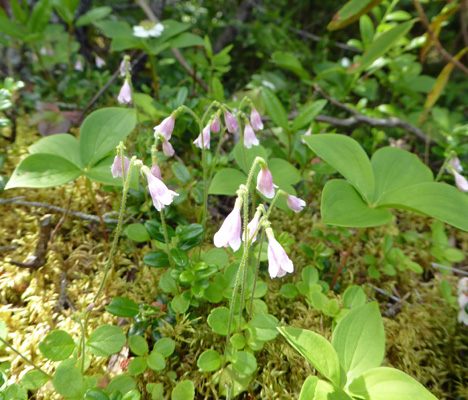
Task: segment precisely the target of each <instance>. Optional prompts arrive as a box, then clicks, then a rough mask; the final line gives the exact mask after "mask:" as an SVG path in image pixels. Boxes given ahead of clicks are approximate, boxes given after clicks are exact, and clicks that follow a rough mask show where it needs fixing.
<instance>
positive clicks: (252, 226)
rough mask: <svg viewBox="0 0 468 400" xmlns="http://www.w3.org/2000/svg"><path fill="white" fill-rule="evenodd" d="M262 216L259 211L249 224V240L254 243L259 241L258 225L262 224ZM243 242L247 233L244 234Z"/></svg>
mask: <svg viewBox="0 0 468 400" xmlns="http://www.w3.org/2000/svg"><path fill="white" fill-rule="evenodd" d="M260 216H261V213H260V211H257V212H256V213H255V215H254V217H253V218H252V221H250V222H249V223H248V224H247V231H248V232H249V240H250V241H251V242H252V243H253V242H255V241H256V240H257V235H258V232H257V228H258V225H259V223H260ZM254 235H255V236H254ZM242 241H245V231H244V233H243V234H242Z"/></svg>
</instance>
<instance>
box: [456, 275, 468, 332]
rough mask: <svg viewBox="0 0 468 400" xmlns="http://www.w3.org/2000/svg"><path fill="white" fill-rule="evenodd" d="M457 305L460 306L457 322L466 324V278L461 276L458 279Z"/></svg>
mask: <svg viewBox="0 0 468 400" xmlns="http://www.w3.org/2000/svg"><path fill="white" fill-rule="evenodd" d="M458 305H459V306H460V312H459V313H458V322H462V323H464V324H465V325H468V314H467V312H466V306H467V305H468V278H462V279H460V280H459V281H458Z"/></svg>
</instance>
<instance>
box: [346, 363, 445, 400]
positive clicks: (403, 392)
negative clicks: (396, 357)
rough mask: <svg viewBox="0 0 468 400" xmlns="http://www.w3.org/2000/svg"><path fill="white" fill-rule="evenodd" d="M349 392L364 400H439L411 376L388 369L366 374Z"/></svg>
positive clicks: (355, 381) (350, 387)
mask: <svg viewBox="0 0 468 400" xmlns="http://www.w3.org/2000/svg"><path fill="white" fill-rule="evenodd" d="M349 391H350V393H351V394H353V395H355V396H358V397H359V398H361V399H364V400H414V399H420V400H437V399H436V397H435V396H433V395H432V394H431V393H430V392H429V391H428V390H427V389H426V388H425V387H424V386H423V385H421V384H420V383H419V382H417V381H416V380H414V379H413V378H411V377H410V376H409V375H406V374H405V373H404V372H402V371H399V370H397V369H393V368H387V367H380V368H375V369H372V370H370V371H367V372H365V373H364V374H363V375H362V376H360V377H359V378H357V379H356V380H354V381H353V382H351V384H350V385H349Z"/></svg>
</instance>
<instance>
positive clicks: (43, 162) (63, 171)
mask: <svg viewBox="0 0 468 400" xmlns="http://www.w3.org/2000/svg"><path fill="white" fill-rule="evenodd" d="M82 173H83V171H82V170H80V169H79V168H78V167H77V166H76V165H75V164H72V163H71V162H70V161H68V160H66V159H65V158H62V157H58V156H55V155H52V154H31V155H30V156H28V157H26V158H25V159H24V160H22V161H21V162H20V163H19V165H17V167H16V168H15V170H14V171H13V175H12V176H11V178H10V180H9V181H8V183H7V185H6V187H5V190H6V189H12V188H16V187H30V188H45V187H53V186H59V185H63V184H65V183H68V182H70V181H72V180H73V179H76V178H78V177H79V176H80V175H81V174H82Z"/></svg>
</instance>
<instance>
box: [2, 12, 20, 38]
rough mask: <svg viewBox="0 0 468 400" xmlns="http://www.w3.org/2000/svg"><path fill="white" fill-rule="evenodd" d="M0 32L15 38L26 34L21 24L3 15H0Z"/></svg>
mask: <svg viewBox="0 0 468 400" xmlns="http://www.w3.org/2000/svg"><path fill="white" fill-rule="evenodd" d="M0 32H2V33H4V34H5V35H8V36H11V37H12V38H15V39H24V37H25V36H26V32H25V30H24V29H23V27H22V26H21V25H19V24H18V23H16V22H14V21H12V20H10V19H9V18H8V17H5V16H0Z"/></svg>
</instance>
